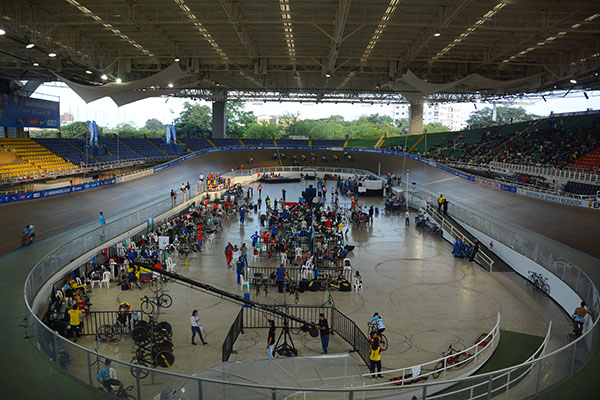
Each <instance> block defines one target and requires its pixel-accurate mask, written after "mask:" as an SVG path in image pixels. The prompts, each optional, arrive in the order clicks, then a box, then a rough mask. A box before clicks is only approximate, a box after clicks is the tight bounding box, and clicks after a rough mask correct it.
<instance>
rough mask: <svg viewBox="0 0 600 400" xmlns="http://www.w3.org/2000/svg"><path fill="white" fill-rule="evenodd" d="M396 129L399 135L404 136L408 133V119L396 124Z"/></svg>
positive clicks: (400, 120)
mask: <svg viewBox="0 0 600 400" xmlns="http://www.w3.org/2000/svg"><path fill="white" fill-rule="evenodd" d="M396 127H397V128H398V133H399V134H401V135H406V134H407V133H408V131H409V126H408V119H407V118H402V119H399V120H398V121H397V122H396Z"/></svg>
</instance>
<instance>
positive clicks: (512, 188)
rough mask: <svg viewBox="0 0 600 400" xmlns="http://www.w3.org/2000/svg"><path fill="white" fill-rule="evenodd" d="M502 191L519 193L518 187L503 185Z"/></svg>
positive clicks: (501, 185)
mask: <svg viewBox="0 0 600 400" xmlns="http://www.w3.org/2000/svg"><path fill="white" fill-rule="evenodd" d="M500 190H506V191H507V192H511V193H517V188H516V187H514V186H509V185H505V184H503V183H501V184H500Z"/></svg>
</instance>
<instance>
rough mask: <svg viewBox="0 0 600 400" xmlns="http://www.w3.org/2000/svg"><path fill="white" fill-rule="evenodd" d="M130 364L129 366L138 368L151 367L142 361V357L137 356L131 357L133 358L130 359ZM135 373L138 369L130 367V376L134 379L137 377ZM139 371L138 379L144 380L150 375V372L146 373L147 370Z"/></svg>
mask: <svg viewBox="0 0 600 400" xmlns="http://www.w3.org/2000/svg"><path fill="white" fill-rule="evenodd" d="M130 363H131V364H135V365H139V366H142V367H151V365H150V364H148V363H147V362H146V360H145V359H144V357H139V356H137V355H135V356H133V358H132V359H131V361H130ZM137 371H138V369H137V368H136V367H130V368H129V372H131V376H133V377H134V378H135V377H136V376H137ZM139 371H140V379H144V378H145V377H147V376H148V374H149V373H150V371H148V370H147V369H141V368H140V369H139Z"/></svg>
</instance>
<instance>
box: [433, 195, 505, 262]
mask: <svg viewBox="0 0 600 400" xmlns="http://www.w3.org/2000/svg"><path fill="white" fill-rule="evenodd" d="M426 211H427V213H428V214H429V215H431V216H432V217H433V218H434V220H435V221H436V222H438V223H439V224H440V226H441V227H442V229H443V230H445V231H446V232H448V234H449V235H450V237H457V236H459V237H461V238H462V240H463V242H466V243H467V244H468V245H469V246H471V248H473V246H474V245H475V243H473V242H472V241H471V239H469V238H468V237H466V236H464V235H463V233H462V232H461V231H460V230H459V229H458V228H457V227H455V226H454V224H453V223H452V221H450V220H449V219H448V218H446V217H445V216H444V215H442V214H441V213H439V212H438V211H437V210H436V209H435V207H434V206H433V205H431V203H427V208H426ZM475 259H476V260H477V261H479V264H481V265H482V266H484V267H485V268H486V269H487V270H488V271H490V272H492V270H493V267H494V260H492V259H491V258H490V256H488V255H487V254H486V253H485V249H484V248H481V249H480V250H479V252H478V253H477V254H476V256H475Z"/></svg>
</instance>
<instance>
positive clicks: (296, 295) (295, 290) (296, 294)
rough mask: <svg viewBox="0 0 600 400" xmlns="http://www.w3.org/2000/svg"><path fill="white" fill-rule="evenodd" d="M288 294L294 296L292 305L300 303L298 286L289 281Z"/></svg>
mask: <svg viewBox="0 0 600 400" xmlns="http://www.w3.org/2000/svg"><path fill="white" fill-rule="evenodd" d="M289 287H290V294H291V295H293V296H294V304H298V302H299V301H300V291H299V290H298V284H297V283H296V282H294V281H290V286H289Z"/></svg>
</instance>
